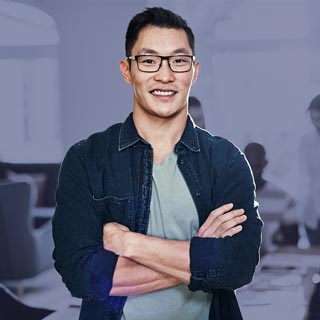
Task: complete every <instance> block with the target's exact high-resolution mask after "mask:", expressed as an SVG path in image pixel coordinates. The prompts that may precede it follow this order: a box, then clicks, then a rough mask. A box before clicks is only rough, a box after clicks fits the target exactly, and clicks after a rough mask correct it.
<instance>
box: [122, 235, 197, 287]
mask: <svg viewBox="0 0 320 320" xmlns="http://www.w3.org/2000/svg"><path fill="white" fill-rule="evenodd" d="M126 236H127V237H126V239H125V248H124V250H123V256H124V257H126V258H129V259H131V260H133V261H136V262H137V263H139V264H141V265H143V266H145V267H148V268H150V269H152V270H154V271H157V272H160V273H164V274H166V275H169V276H171V277H174V278H176V279H178V280H179V281H180V282H182V283H186V284H189V282H190V276H191V273H190V267H189V265H190V258H189V248H190V241H178V240H168V239H162V238H158V237H152V236H146V235H143V234H140V233H134V232H130V233H128V234H127V235H126Z"/></svg>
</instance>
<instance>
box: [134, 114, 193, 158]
mask: <svg viewBox="0 0 320 320" xmlns="http://www.w3.org/2000/svg"><path fill="white" fill-rule="evenodd" d="M133 121H134V124H135V126H136V128H137V131H138V133H139V135H140V136H141V137H142V138H143V139H144V140H146V141H147V142H149V143H150V144H151V146H152V149H153V154H154V161H155V162H157V163H160V162H161V161H162V160H163V159H164V158H165V156H166V155H168V154H169V153H170V152H172V151H173V149H174V146H175V145H176V143H177V142H178V141H179V140H180V138H181V136H182V134H183V131H184V129H185V127H186V121H187V113H186V114H185V115H184V114H181V115H178V116H176V117H172V118H159V117H143V116H141V115H140V114H139V115H138V114H136V113H135V112H133Z"/></svg>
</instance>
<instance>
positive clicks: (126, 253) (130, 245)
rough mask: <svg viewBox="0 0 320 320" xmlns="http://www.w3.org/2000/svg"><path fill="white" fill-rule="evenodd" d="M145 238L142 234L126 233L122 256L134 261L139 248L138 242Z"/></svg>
mask: <svg viewBox="0 0 320 320" xmlns="http://www.w3.org/2000/svg"><path fill="white" fill-rule="evenodd" d="M141 236H142V237H143V236H144V235H142V234H141V233H137V232H126V233H125V236H124V238H123V243H124V247H123V254H122V256H123V257H125V258H128V259H132V258H133V257H134V250H135V248H137V246H138V241H139V238H140V237H141Z"/></svg>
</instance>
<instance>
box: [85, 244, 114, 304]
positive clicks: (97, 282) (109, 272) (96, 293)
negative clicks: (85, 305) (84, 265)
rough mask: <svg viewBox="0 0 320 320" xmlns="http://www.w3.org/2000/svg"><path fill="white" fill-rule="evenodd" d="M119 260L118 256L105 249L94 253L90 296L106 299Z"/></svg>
mask: <svg viewBox="0 0 320 320" xmlns="http://www.w3.org/2000/svg"><path fill="white" fill-rule="evenodd" d="M117 261H118V256H117V255H116V254H114V253H113V252H111V251H107V250H105V249H101V250H99V251H98V252H96V253H95V254H94V256H93V257H92V260H91V277H90V284H89V287H90V292H91V294H90V298H92V299H105V298H107V297H108V296H109V293H110V290H111V288H112V279H113V273H114V270H115V267H116V264H117Z"/></svg>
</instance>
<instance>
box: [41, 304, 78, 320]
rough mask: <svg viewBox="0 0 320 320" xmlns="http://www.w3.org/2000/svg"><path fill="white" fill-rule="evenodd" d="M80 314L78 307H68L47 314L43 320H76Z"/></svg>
mask: <svg viewBox="0 0 320 320" xmlns="http://www.w3.org/2000/svg"><path fill="white" fill-rule="evenodd" d="M79 314H80V308H79V307H69V308H66V309H62V310H59V311H56V312H54V313H51V314H49V315H48V316H47V317H45V318H43V320H78V319H79Z"/></svg>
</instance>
